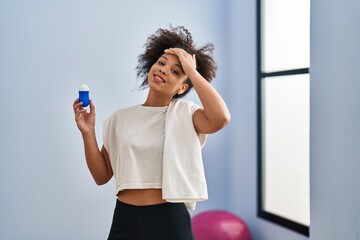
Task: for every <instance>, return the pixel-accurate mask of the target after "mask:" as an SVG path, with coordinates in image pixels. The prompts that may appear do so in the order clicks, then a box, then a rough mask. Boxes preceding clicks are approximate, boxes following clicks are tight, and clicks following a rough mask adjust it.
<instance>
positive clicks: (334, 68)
mask: <svg viewBox="0 0 360 240" xmlns="http://www.w3.org/2000/svg"><path fill="white" fill-rule="evenodd" d="M311 8H312V13H311V69H310V75H311V154H310V155H311V168H310V169H311V228H310V235H311V239H313V240H323V239H327V240H335V239H336V240H337V239H349V240H355V239H360V125H359V123H360V94H359V91H360V81H359V79H360V68H359V56H360V46H359V43H360V14H359V12H360V1H358V0H344V1H337V0H329V1H312V4H311Z"/></svg>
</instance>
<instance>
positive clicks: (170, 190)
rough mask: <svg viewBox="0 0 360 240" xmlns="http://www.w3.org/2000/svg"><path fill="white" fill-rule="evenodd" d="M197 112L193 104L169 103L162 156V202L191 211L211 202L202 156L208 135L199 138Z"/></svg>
mask: <svg viewBox="0 0 360 240" xmlns="http://www.w3.org/2000/svg"><path fill="white" fill-rule="evenodd" d="M198 108H199V106H198V105H196V104H195V103H193V102H190V101H184V100H177V101H173V102H171V103H170V105H169V107H168V110H167V114H166V121H165V139H164V152H163V186H162V191H163V199H165V200H166V201H168V202H184V203H185V204H186V207H187V208H188V209H192V210H194V209H195V205H196V202H198V201H204V200H207V199H208V192H207V185H206V179H205V173H204V166H203V161H202V154H201V148H202V146H203V145H204V144H205V141H206V134H197V132H196V131H195V128H194V124H193V116H192V115H193V113H194V112H195V111H196V110H197V109H198Z"/></svg>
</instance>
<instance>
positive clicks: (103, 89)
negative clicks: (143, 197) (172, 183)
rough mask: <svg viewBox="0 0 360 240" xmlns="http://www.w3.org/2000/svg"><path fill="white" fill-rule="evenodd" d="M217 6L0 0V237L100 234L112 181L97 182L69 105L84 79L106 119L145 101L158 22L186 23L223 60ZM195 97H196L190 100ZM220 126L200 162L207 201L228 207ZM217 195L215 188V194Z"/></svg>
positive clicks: (138, 0)
mask: <svg viewBox="0 0 360 240" xmlns="http://www.w3.org/2000/svg"><path fill="white" fill-rule="evenodd" d="M223 6H224V5H223V2H222V1H221V0H216V1H211V2H209V1H206V0H201V1H190V0H187V1H186V0H183V1H181V2H180V1H175V0H173V1H169V0H166V1H165V0H161V1H160V0H159V1H142V0H134V1H115V0H108V1H95V0H76V1H73V0H64V1H47V0H32V1H27V0H3V1H0V109H1V112H0V114H1V118H0V119H1V125H0V132H1V134H0V192H1V198H0V213H1V214H0V239H13V240H17V239H28V240H31V239H36V240H39V239H52V240H56V239H62V240H64V239H89V240H91V239H96V240H98V239H105V238H106V236H107V234H108V230H109V227H110V222H111V217H112V213H113V208H114V204H115V186H114V184H113V182H112V181H111V182H110V183H109V184H108V185H106V186H102V187H97V186H96V185H95V183H94V182H93V180H92V178H91V176H90V174H89V172H88V169H87V167H86V163H85V160H84V154H83V147H82V140H81V137H80V134H79V131H78V130H77V128H76V125H75V122H74V116H73V112H72V102H73V100H74V99H75V98H76V97H77V90H78V87H79V86H80V84H82V83H87V84H88V85H89V86H90V88H91V97H92V98H93V100H94V103H95V104H96V107H97V108H96V109H97V123H96V127H97V135H98V141H99V144H101V143H102V139H101V124H102V121H103V120H104V119H105V118H106V117H107V116H109V115H110V114H111V113H112V112H113V111H115V110H116V109H117V108H121V107H125V106H130V105H132V104H137V103H141V102H143V101H144V97H145V95H146V92H138V91H132V90H133V89H134V88H135V86H136V78H135V77H136V72H135V67H136V64H137V56H138V55H139V54H140V53H141V52H142V46H143V44H144V43H145V40H146V38H147V36H149V35H150V34H152V33H153V32H154V31H155V30H156V29H157V28H159V27H168V26H169V24H170V23H172V24H173V25H174V26H177V25H185V26H186V27H188V28H189V30H190V31H191V32H192V33H193V37H194V40H195V42H197V43H198V44H199V45H202V44H205V43H207V42H213V43H214V44H215V45H216V51H215V57H216V60H217V61H218V62H219V72H218V77H217V79H215V80H214V85H215V86H216V87H217V88H218V89H219V91H220V92H221V93H222V94H225V88H224V86H225V85H226V84H227V83H226V81H225V78H224V77H223V76H224V75H225V72H226V71H225V69H226V66H225V65H224V58H225V56H224V52H225V51H224V48H225V47H224V46H225V44H223V42H224V39H226V37H225V35H224V33H223V31H224V30H223V26H224V23H223V21H224V20H223V19H224V16H223V15H224V14H225V13H226V12H225V11H224V7H223ZM190 98H193V99H194V100H196V97H195V96H194V94H193V95H192V96H190ZM224 139H225V132H223V133H217V134H214V135H213V136H210V137H209V140H208V143H207V146H206V147H205V149H204V159H205V162H206V171H207V176H208V182H209V194H210V198H211V199H210V200H209V201H207V202H204V203H202V204H199V205H198V211H201V210H204V209H209V208H226V206H227V194H226V193H227V182H226V170H227V164H226V155H224V154H223V153H224V152H226V151H224V150H223V148H224V146H225V144H226V141H225V140H224ZM219 193H220V194H219Z"/></svg>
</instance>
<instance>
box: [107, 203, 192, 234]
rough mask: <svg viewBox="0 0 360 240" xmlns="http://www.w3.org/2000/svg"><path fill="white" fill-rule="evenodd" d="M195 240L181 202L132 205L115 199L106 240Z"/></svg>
mask: <svg viewBox="0 0 360 240" xmlns="http://www.w3.org/2000/svg"><path fill="white" fill-rule="evenodd" d="M145 239H146V240H152V239H154V240H194V236H193V233H192V229H191V218H190V214H189V212H188V210H187V209H186V207H185V204H183V203H161V204H155V205H149V206H134V205H130V204H126V203H123V202H120V201H119V200H117V201H116V207H115V211H114V217H113V222H112V225H111V229H110V233H109V237H108V240H145Z"/></svg>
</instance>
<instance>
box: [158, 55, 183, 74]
mask: <svg viewBox="0 0 360 240" xmlns="http://www.w3.org/2000/svg"><path fill="white" fill-rule="evenodd" d="M160 58H165V59H166V60H169V59H168V58H167V57H166V56H165V55H162V56H161V57H160ZM175 65H176V66H178V67H179V68H180V70H181V71H182V72H183V73H185V72H184V69H183V68H182V66H181V65H180V64H177V63H175Z"/></svg>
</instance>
